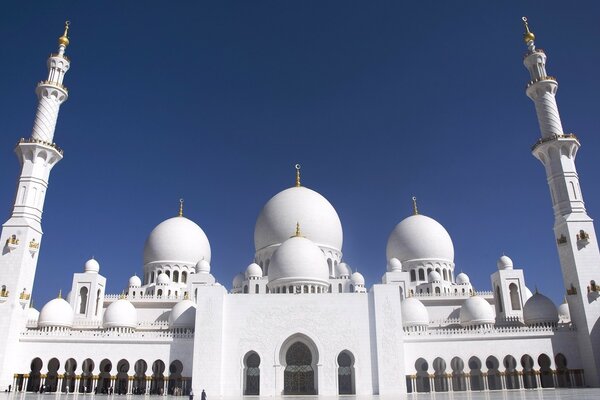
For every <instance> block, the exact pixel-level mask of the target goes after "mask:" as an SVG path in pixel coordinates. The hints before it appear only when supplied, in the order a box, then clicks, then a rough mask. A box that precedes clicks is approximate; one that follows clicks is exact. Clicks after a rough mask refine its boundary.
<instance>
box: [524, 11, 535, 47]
mask: <svg viewBox="0 0 600 400" xmlns="http://www.w3.org/2000/svg"><path fill="white" fill-rule="evenodd" d="M521 19H522V20H523V24H524V25H525V33H524V34H523V40H524V41H525V44H527V43H529V42H533V41H534V39H535V35H534V34H533V32H531V31H530V30H529V24H528V23H527V17H522V18H521Z"/></svg>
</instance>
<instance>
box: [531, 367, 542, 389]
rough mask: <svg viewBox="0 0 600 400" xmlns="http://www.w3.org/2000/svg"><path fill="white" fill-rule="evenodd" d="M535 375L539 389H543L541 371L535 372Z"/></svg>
mask: <svg viewBox="0 0 600 400" xmlns="http://www.w3.org/2000/svg"><path fill="white" fill-rule="evenodd" d="M533 375H534V376H535V384H536V386H537V388H538V389H541V388H542V380H541V379H540V371H533Z"/></svg>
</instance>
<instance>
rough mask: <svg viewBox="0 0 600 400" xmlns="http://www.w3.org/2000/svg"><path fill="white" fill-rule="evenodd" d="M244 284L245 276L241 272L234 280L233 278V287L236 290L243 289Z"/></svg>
mask: <svg viewBox="0 0 600 400" xmlns="http://www.w3.org/2000/svg"><path fill="white" fill-rule="evenodd" d="M243 283H244V274H242V273H241V272H240V273H239V274H237V275H236V276H235V277H234V278H233V287H234V288H239V287H242V284H243Z"/></svg>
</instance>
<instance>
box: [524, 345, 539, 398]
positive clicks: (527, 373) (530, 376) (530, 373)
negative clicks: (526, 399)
mask: <svg viewBox="0 0 600 400" xmlns="http://www.w3.org/2000/svg"><path fill="white" fill-rule="evenodd" d="M521 366H522V367H523V387H524V388H525V389H535V388H536V387H537V384H536V382H535V371H534V370H533V358H531V356H530V355H529V354H525V355H524V356H523V357H521Z"/></svg>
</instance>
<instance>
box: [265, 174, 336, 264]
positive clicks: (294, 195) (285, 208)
mask: <svg viewBox="0 0 600 400" xmlns="http://www.w3.org/2000/svg"><path fill="white" fill-rule="evenodd" d="M296 223H300V225H301V226H302V233H303V234H304V235H305V236H306V237H307V238H308V239H310V240H311V241H312V242H313V243H315V244H316V245H317V246H323V247H328V248H332V249H334V250H337V251H341V249H342V243H343V238H344V235H343V232H342V223H341V222H340V217H339V216H338V214H337V212H336V211H335V209H334V208H333V206H332V205H331V203H329V201H327V199H326V198H325V197H323V196H321V195H320V194H319V193H317V192H315V191H314V190H311V189H308V188H305V187H303V186H299V187H292V188H289V189H285V190H283V191H281V192H279V193H277V194H276V195H275V196H273V197H272V198H271V199H270V200H269V201H268V202H267V204H265V206H264V207H263V209H262V210H261V212H260V214H259V216H258V219H257V220H256V226H255V228H254V248H255V250H256V251H259V250H261V249H264V248H265V247H269V246H273V245H279V244H282V243H283V242H285V241H286V240H287V239H289V237H290V234H291V233H293V230H292V229H293V227H294V226H295V225H296ZM269 273H270V268H269Z"/></svg>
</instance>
